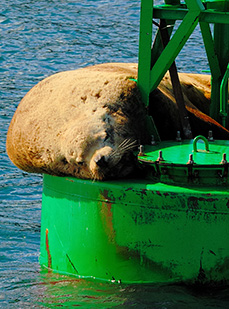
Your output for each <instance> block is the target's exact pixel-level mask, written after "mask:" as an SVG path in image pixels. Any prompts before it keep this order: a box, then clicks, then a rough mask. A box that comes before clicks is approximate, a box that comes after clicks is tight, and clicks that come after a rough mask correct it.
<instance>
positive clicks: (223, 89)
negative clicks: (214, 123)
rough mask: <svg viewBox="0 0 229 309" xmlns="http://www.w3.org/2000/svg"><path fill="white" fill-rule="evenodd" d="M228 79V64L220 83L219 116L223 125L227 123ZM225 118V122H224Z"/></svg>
mask: <svg viewBox="0 0 229 309" xmlns="http://www.w3.org/2000/svg"><path fill="white" fill-rule="evenodd" d="M228 79H229V64H228V66H227V70H226V72H225V74H224V77H223V79H222V82H221V85H220V116H221V117H222V125H223V126H224V127H225V126H227V127H228V125H229V123H228V119H226V118H228V112H227V110H228V108H227V105H228ZM226 120H227V123H226Z"/></svg>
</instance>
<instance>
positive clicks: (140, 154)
mask: <svg viewBox="0 0 229 309" xmlns="http://www.w3.org/2000/svg"><path fill="white" fill-rule="evenodd" d="M138 155H139V156H144V155H145V154H144V146H143V145H140V146H139V154H138Z"/></svg>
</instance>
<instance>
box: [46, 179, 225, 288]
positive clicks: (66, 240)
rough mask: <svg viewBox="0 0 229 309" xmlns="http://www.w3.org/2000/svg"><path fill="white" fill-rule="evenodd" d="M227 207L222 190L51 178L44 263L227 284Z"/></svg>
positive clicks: (116, 277)
mask: <svg viewBox="0 0 229 309" xmlns="http://www.w3.org/2000/svg"><path fill="white" fill-rule="evenodd" d="M228 205H229V197H228V192H227V189H225V188H221V187H216V186H215V187H212V186H211V187H204V188H203V187H200V186H196V187H193V188H191V189H190V188H189V187H188V186H176V185H169V184H165V183H161V182H155V181H149V180H140V179H137V180H128V181H112V182H93V181H89V180H80V179H75V178H69V177H55V176H50V175H44V188H43V201H42V221H41V254H40V263H41V264H42V265H43V266H45V267H47V268H48V269H52V270H53V271H57V272H59V273H65V274H71V275H74V276H77V277H81V278H97V279H100V280H107V281H111V282H125V283H158V282H180V281H185V282H190V283H193V282H198V283H203V284H204V283H207V282H211V283H213V282H214V283H215V284H217V283H218V284H219V283H225V282H227V281H228V279H229V267H228V266H229V265H228V263H229V242H228V238H229V229H228V226H229V208H228Z"/></svg>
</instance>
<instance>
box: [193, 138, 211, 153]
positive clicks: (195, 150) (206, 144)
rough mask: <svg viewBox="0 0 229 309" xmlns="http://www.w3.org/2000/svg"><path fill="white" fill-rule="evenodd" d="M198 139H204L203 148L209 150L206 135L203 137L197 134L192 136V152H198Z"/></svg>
mask: <svg viewBox="0 0 229 309" xmlns="http://www.w3.org/2000/svg"><path fill="white" fill-rule="evenodd" d="M200 139H201V140H202V141H204V144H205V150H206V151H209V144H208V140H207V139H206V137H204V136H203V135H198V136H197V137H195V138H194V140H193V151H194V152H198V150H197V142H198V141H199V140H200Z"/></svg>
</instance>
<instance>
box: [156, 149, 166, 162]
mask: <svg viewBox="0 0 229 309" xmlns="http://www.w3.org/2000/svg"><path fill="white" fill-rule="evenodd" d="M157 161H158V162H161V161H165V160H164V159H163V157H162V150H159V157H158V158H157Z"/></svg>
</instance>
